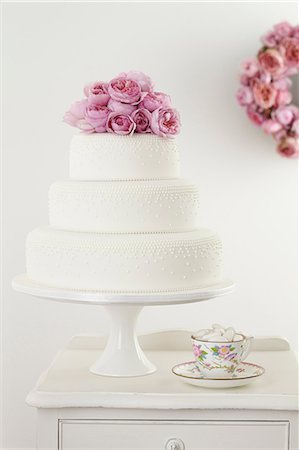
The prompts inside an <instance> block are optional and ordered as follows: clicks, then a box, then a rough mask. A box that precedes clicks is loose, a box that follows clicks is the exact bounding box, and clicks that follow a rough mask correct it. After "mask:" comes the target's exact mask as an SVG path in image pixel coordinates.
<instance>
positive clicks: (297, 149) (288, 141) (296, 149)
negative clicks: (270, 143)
mask: <svg viewBox="0 0 299 450" xmlns="http://www.w3.org/2000/svg"><path fill="white" fill-rule="evenodd" d="M277 151H278V153H279V154H280V155H281V156H285V157H286V158H298V156H299V140H298V139H296V138H293V137H286V138H284V139H282V140H281V141H280V142H279V144H278V146H277Z"/></svg>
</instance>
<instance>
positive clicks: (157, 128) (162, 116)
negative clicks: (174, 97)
mask: <svg viewBox="0 0 299 450" xmlns="http://www.w3.org/2000/svg"><path fill="white" fill-rule="evenodd" d="M180 126H181V122H180V116H179V113H178V112H177V111H176V110H175V109H172V108H159V109H156V110H155V111H154V112H153V113H152V120H151V129H152V132H153V133H154V134H157V135H158V136H163V137H167V136H173V135H175V134H177V133H179V132H180Z"/></svg>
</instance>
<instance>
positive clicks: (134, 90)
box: [108, 77, 142, 105]
mask: <svg viewBox="0 0 299 450" xmlns="http://www.w3.org/2000/svg"><path fill="white" fill-rule="evenodd" d="M108 92H109V94H110V97H111V98H112V99H113V100H117V101H118V102H122V103H130V104H131V105H132V104H133V105H136V104H137V103H139V102H140V100H142V97H141V87H140V85H139V83H137V81H134V80H129V79H127V78H125V77H121V78H114V79H113V80H112V81H110V83H109V85H108Z"/></svg>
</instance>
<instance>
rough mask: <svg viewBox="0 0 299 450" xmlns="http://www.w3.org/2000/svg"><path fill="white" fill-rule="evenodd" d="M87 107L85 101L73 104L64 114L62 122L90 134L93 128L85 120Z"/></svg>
mask: <svg viewBox="0 0 299 450" xmlns="http://www.w3.org/2000/svg"><path fill="white" fill-rule="evenodd" d="M87 106H88V102H87V100H86V99H84V100H80V101H78V102H75V103H73V104H72V105H71V107H70V109H69V111H67V112H66V113H65V115H64V117H63V121H64V122H66V123H68V124H69V125H71V126H72V127H77V128H79V129H80V130H82V131H86V132H88V133H91V132H92V131H93V127H92V126H91V125H90V124H89V123H88V122H86V120H85V112H86V108H87Z"/></svg>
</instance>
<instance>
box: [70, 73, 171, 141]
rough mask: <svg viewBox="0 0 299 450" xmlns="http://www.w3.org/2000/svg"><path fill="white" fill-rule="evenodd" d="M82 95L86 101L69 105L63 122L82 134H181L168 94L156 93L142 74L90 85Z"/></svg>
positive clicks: (169, 135)
mask: <svg viewBox="0 0 299 450" xmlns="http://www.w3.org/2000/svg"><path fill="white" fill-rule="evenodd" d="M83 92H84V95H85V98H83V99H82V100H79V101H77V102H75V103H73V104H72V105H71V107H70V109H69V111H67V112H66V113H65V116H64V121H65V122H66V123H68V124H69V125H72V126H74V127H77V128H79V129H80V130H81V131H82V132H84V133H112V134H117V135H132V134H133V133H134V134H135V133H138V134H154V135H157V136H161V137H173V136H174V135H176V134H177V133H179V131H180V116H179V113H178V112H177V110H176V109H174V108H173V107H172V104H171V99H170V97H169V95H166V94H164V93H163V92H157V91H155V90H154V86H153V83H152V80H151V79H150V77H148V76H147V75H145V74H144V73H142V72H136V71H130V72H127V73H121V74H120V75H118V76H117V77H116V78H113V79H112V80H111V81H109V82H107V83H106V82H103V81H95V82H93V83H89V84H88V85H87V86H85V87H84V90H83Z"/></svg>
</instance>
